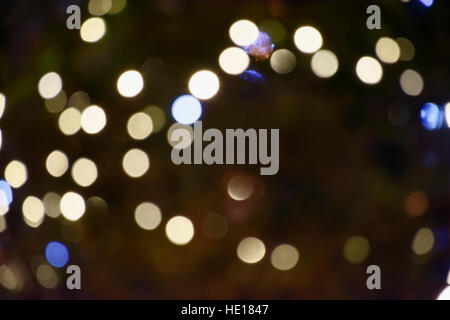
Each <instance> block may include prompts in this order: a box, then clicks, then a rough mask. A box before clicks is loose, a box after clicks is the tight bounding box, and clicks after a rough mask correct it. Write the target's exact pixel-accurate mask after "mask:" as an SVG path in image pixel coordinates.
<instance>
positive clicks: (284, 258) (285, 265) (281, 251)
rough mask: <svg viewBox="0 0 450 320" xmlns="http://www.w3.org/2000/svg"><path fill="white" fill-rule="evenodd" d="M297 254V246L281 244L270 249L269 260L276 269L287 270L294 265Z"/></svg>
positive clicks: (296, 260)
mask: <svg viewBox="0 0 450 320" xmlns="http://www.w3.org/2000/svg"><path fill="white" fill-rule="evenodd" d="M298 258H299V254H298V250H297V248H295V247H294V246H291V245H290V244H282V245H279V246H278V247H276V248H275V249H274V250H273V251H272V255H271V256H270V262H271V263H272V265H273V267H274V268H275V269H278V270H282V271H284V270H289V269H292V268H293V267H295V265H296V264H297V262H298Z"/></svg>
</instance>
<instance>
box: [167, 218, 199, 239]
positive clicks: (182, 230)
mask: <svg viewBox="0 0 450 320" xmlns="http://www.w3.org/2000/svg"><path fill="white" fill-rule="evenodd" d="M166 236H167V238H168V239H169V240H170V242H172V243H173V244H176V245H179V246H182V245H185V244H188V243H189V242H190V241H191V240H192V238H193V237H194V225H193V224H192V222H191V220H189V219H188V218H186V217H183V216H176V217H173V218H171V219H170V220H169V221H168V222H167V224H166Z"/></svg>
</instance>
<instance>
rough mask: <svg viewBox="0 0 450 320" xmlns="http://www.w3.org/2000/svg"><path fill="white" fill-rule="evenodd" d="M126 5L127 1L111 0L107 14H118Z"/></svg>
mask: <svg viewBox="0 0 450 320" xmlns="http://www.w3.org/2000/svg"><path fill="white" fill-rule="evenodd" d="M126 5H127V0H112V7H111V10H109V12H108V13H109V14H118V13H119V12H121V11H122V10H123V9H124V8H125V7H126Z"/></svg>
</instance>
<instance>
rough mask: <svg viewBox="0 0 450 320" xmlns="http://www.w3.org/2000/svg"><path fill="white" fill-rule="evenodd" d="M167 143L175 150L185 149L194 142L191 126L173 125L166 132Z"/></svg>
mask: <svg viewBox="0 0 450 320" xmlns="http://www.w3.org/2000/svg"><path fill="white" fill-rule="evenodd" d="M180 140H181V141H180ZM167 141H168V142H169V144H170V146H171V147H173V148H175V149H180V150H181V149H186V148H187V147H189V146H190V145H191V144H192V142H193V141H194V130H193V129H192V127H191V126H188V125H185V124H181V123H178V122H177V123H174V124H172V125H171V126H170V128H169V130H167Z"/></svg>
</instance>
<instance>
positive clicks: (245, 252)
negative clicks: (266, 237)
mask: <svg viewBox="0 0 450 320" xmlns="http://www.w3.org/2000/svg"><path fill="white" fill-rule="evenodd" d="M265 254H266V247H265V246H264V243H263V242H262V241H261V240H259V239H258V238H254V237H248V238H245V239H243V240H242V241H241V242H240V243H239V245H238V247H237V255H238V257H239V259H241V260H242V261H243V262H245V263H256V262H258V261H260V260H261V259H262V258H264V255H265Z"/></svg>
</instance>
